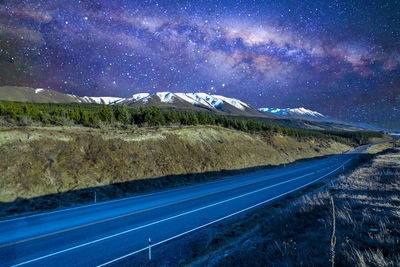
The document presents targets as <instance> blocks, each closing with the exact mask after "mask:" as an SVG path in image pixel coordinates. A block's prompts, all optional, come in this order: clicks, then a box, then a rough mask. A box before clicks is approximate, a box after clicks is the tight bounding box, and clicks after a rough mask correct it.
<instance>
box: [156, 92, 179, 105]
mask: <svg viewBox="0 0 400 267" xmlns="http://www.w3.org/2000/svg"><path fill="white" fill-rule="evenodd" d="M156 95H157V96H158V97H159V98H160V100H161V102H163V103H173V102H174V97H176V96H174V94H173V93H170V92H159V93H156Z"/></svg>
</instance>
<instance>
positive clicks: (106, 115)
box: [100, 104, 111, 122]
mask: <svg viewBox="0 0 400 267" xmlns="http://www.w3.org/2000/svg"><path fill="white" fill-rule="evenodd" d="M100 119H101V120H102V121H105V122H110V121H111V111H110V109H109V108H108V107H107V106H106V105H105V104H103V106H102V107H101V110H100Z"/></svg>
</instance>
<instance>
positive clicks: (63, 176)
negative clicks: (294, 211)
mask: <svg viewBox="0 0 400 267" xmlns="http://www.w3.org/2000/svg"><path fill="white" fill-rule="evenodd" d="M348 149H350V147H348V146H346V145H343V144H340V143H335V142H330V141H326V140H314V139H311V138H309V139H302V140H297V139H295V138H292V137H285V136H281V135H278V134H272V135H270V136H268V137H260V136H257V135H251V134H246V133H243V132H238V131H234V130H230V129H225V128H221V127H216V126H196V127H165V128H147V129H137V128H135V127H130V128H127V129H122V128H116V127H112V128H111V127H110V128H99V129H96V128H85V127H79V126H71V127H0V151H1V157H2V160H1V161H0V201H1V202H12V201H15V200H16V199H18V198H24V199H26V198H33V197H38V196H43V195H47V194H57V193H63V192H67V191H71V190H79V189H85V188H92V187H102V186H107V185H110V184H115V183H122V182H128V181H133V180H141V179H149V178H158V177H165V176H168V175H181V174H191V173H203V172H209V171H221V170H234V169H242V168H249V167H255V166H265V165H279V164H281V163H287V162H292V161H295V160H297V159H301V158H312V157H316V156H322V155H326V154H334V153H340V152H343V151H346V150H348Z"/></svg>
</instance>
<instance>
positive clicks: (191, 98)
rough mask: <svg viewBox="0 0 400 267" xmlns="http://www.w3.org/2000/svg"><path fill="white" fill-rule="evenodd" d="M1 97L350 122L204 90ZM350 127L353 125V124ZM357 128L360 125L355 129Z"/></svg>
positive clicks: (25, 91) (31, 92) (12, 91)
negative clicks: (256, 104)
mask: <svg viewBox="0 0 400 267" xmlns="http://www.w3.org/2000/svg"><path fill="white" fill-rule="evenodd" d="M0 100H7V101H22V102H23V101H25V102H36V103H96V104H106V105H118V104H124V105H126V106H128V107H141V106H158V107H160V108H176V109H179V110H186V111H206V112H213V113H216V114H220V115H232V116H247V117H261V118H269V119H300V120H305V121H315V122H318V123H335V124H346V125H347V126H346V127H348V126H349V125H350V124H348V123H344V122H341V121H338V120H336V119H334V118H331V117H328V116H325V115H323V114H321V113H319V112H316V111H312V110H308V109H305V108H303V107H301V108H286V109H280V108H258V109H256V108H254V107H252V106H251V105H249V104H247V103H245V102H243V101H240V100H238V99H235V98H229V97H225V96H221V95H210V94H206V93H171V92H158V93H154V94H149V93H139V94H134V95H132V97H129V98H121V97H89V96H83V97H81V96H77V95H73V94H63V93H60V92H57V91H54V90H49V89H34V88H29V87H15V86H3V87H0ZM303 126H304V123H301V127H303ZM320 126H321V124H318V126H310V127H311V128H313V127H320ZM342 126H344V125H342ZM352 126H355V125H354V124H352ZM324 127H325V126H324ZM340 127H341V126H340ZM359 127H360V126H358V127H357V128H359ZM328 128H330V126H328ZM361 128H365V127H361Z"/></svg>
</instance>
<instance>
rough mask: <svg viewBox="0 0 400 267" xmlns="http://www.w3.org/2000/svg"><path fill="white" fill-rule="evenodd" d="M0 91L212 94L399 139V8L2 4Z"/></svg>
mask: <svg viewBox="0 0 400 267" xmlns="http://www.w3.org/2000/svg"><path fill="white" fill-rule="evenodd" d="M0 85H18V86H29V87H35V88H49V89H54V90H57V91H60V92H65V93H74V94H77V95H81V96H83V95H90V96H120V97H128V96H131V95H132V94H134V93H138V92H150V93H152V92H157V91H171V92H205V93H211V94H220V95H224V96H227V97H235V98H238V99H241V100H243V101H245V102H247V103H249V104H251V105H252V106H254V107H281V108H286V107H300V106H303V107H306V108H309V109H312V110H316V111H319V112H321V113H324V114H326V115H330V116H333V117H336V118H339V119H342V120H345V121H349V122H366V123H370V124H373V125H380V126H384V127H391V128H400V114H399V113H400V2H399V1H397V0H388V1H386V0H369V1H363V0H359V1H357V0H354V1H332V0H302V1H298V0H296V1H294V0H287V1H285V0H271V1H250V0H249V1H241V0H227V1H202V0H197V1H172V0H171V1H151V0H149V1H121V0H115V1H105V0H104V1H91V0H88V1H76V0H52V1H44V0H32V1H28V0H26V1H18V0H10V1H7V0H0Z"/></svg>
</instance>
